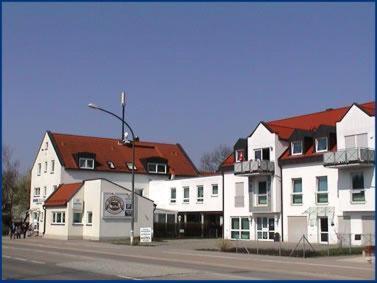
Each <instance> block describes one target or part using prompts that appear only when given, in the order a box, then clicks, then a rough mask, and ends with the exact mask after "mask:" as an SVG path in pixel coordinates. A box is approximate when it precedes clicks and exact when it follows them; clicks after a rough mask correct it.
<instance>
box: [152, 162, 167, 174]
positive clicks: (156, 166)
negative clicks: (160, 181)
mask: <svg viewBox="0 0 377 283" xmlns="http://www.w3.org/2000/svg"><path fill="white" fill-rule="evenodd" d="M147 167H148V172H149V173H157V174H166V172H167V166H166V164H164V163H148V166H147Z"/></svg>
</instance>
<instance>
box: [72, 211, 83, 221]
mask: <svg viewBox="0 0 377 283" xmlns="http://www.w3.org/2000/svg"><path fill="white" fill-rule="evenodd" d="M81 223H82V213H81V212H74V213H73V224H81Z"/></svg>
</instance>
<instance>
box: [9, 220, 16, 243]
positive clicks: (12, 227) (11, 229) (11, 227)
mask: <svg viewBox="0 0 377 283" xmlns="http://www.w3.org/2000/svg"><path fill="white" fill-rule="evenodd" d="M15 233H16V225H15V224H14V222H13V221H12V223H11V224H10V239H11V240H12V238H13V239H14V235H15Z"/></svg>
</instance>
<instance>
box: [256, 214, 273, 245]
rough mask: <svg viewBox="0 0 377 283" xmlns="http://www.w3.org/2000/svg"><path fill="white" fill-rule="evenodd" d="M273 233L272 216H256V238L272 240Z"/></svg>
mask: <svg viewBox="0 0 377 283" xmlns="http://www.w3.org/2000/svg"><path fill="white" fill-rule="evenodd" d="M274 234H275V219H274V218H273V217H258V218H257V238H258V240H273V239H274Z"/></svg>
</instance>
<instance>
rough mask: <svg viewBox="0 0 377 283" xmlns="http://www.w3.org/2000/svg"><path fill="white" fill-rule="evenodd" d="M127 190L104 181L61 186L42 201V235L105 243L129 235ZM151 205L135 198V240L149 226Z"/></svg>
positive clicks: (129, 207) (150, 202)
mask: <svg viewBox="0 0 377 283" xmlns="http://www.w3.org/2000/svg"><path fill="white" fill-rule="evenodd" d="M131 193H132V192H131V191H130V190H128V189H126V188H124V187H122V186H120V185H118V184H115V183H113V182H110V181H108V180H106V179H94V180H86V181H83V182H78V183H71V184H61V185H59V187H58V189H57V190H55V191H54V192H53V193H52V194H51V195H50V196H49V197H48V198H47V199H46V200H45V201H44V210H45V213H44V214H45V217H46V221H44V225H45V227H44V229H43V230H44V231H45V233H44V236H45V237H47V238H56V239H65V240H68V239H86V240H105V239H115V238H122V237H123V238H124V237H129V236H130V231H131V215H132V202H131V196H132V195H131ZM153 211H154V203H153V201H152V200H150V199H147V198H145V197H143V196H140V195H135V237H137V236H139V231H140V228H141V227H153Z"/></svg>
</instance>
